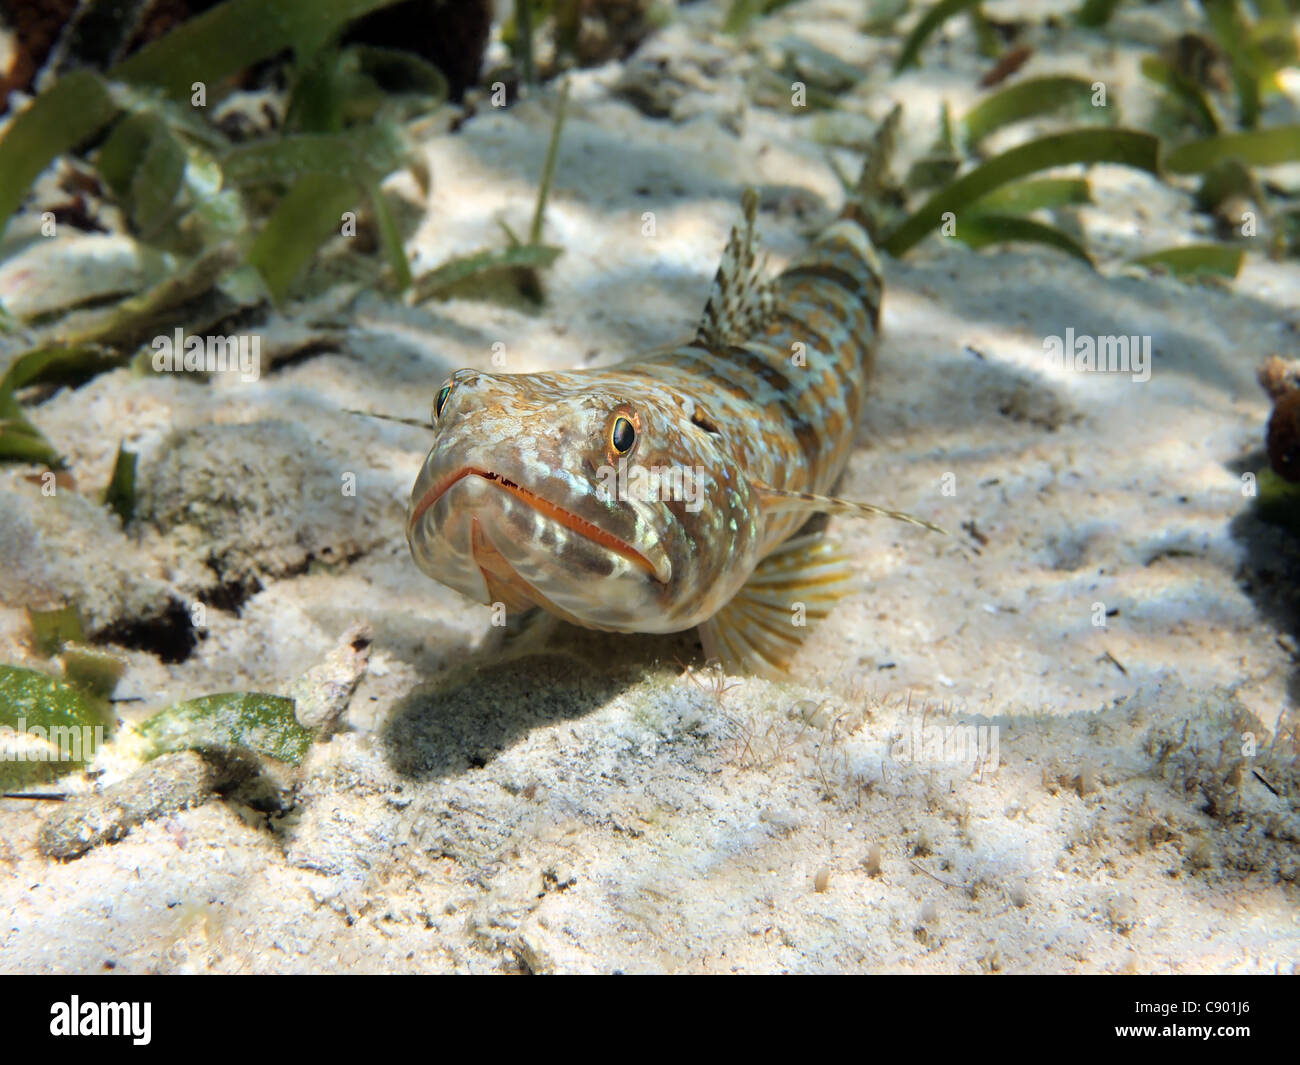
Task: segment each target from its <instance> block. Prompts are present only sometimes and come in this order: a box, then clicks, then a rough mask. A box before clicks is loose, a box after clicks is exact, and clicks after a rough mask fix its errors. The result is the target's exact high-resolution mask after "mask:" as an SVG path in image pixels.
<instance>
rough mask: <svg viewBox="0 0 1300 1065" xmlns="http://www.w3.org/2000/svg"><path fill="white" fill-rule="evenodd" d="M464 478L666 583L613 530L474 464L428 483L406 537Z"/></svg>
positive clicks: (413, 509)
mask: <svg viewBox="0 0 1300 1065" xmlns="http://www.w3.org/2000/svg"><path fill="white" fill-rule="evenodd" d="M466 477H482V478H483V479H484V480H485V481H490V482H491V483H493V484H495V485H497V486H498V487H499V488H501V489H502V490H503V491H506V492H509V493H510V494H511V495H513V496H515V497H516V498H517V499H520V500H522V501H523V502H525V503H527V504H528V505H529V506H530V507H532V508H533V509H534V510H536V511H538V512H539V513H541V514H543V515H545V516H546V517H548V518H551V519H553V520H554V521H558V522H559V523H560V524H561V525H563V526H564V527H565V528H567V529H569V530H571V531H573V532H576V533H577V534H578V535H579V536H585V537H586V538H587V539H588V540H591V541H592V542H593V543H596V544H599V545H600V546H601V547H604V548H607V549H608V550H610V551H613V552H614V553H615V554H617V555H622V556H623V557H624V558H626V559H628V560H629V561H631V562H634V563H635V564H636V565H638V566H640V567H641V568H642V569H643V570H645V572H646V574H647V575H649V576H650V577H652V578H654V579H655V580H656V581H658V582H659V583H660V584H666V583H667V581H668V574H667V573H663V572H661V569H662V567H660V566H656V565H655V564H654V563H653V562H651V561H650V559H648V558H647V557H646V556H645V555H643V554H642V553H641V552H640V551H638V550H637V549H636V548H635V547H633V546H632V545H631V544H629V543H628V542H627V541H626V540H622V539H620V538H619V537H617V536H615V535H614V534H613V533H609V532H606V531H605V530H604V529H602V528H601V527H600V526H599V525H596V524H595V523H593V522H590V521H588V520H587V519H586V518H583V517H580V516H578V515H577V514H574V513H573V512H572V511H571V510H565V509H564V507H561V506H558V505H557V504H555V503H552V502H551V501H550V500H549V499H546V498H544V497H543V496H540V495H538V494H537V493H536V492H530V491H529V490H528V489H527V488H524V487H523V486H522V485H520V484H519V483H517V482H516V481H512V480H510V478H508V477H505V476H503V475H502V474H499V473H493V472H492V471H491V470H482V469H479V468H478V467H476V466H462V467H461V468H460V469H458V470H453V471H452V472H451V473H449V474H447V475H446V476H445V477H443V478H441V479H440V480H438V481H436V482H434V483H433V484H432V485H430V486H429V488H428V489H427V490H426V491H425V493H424V494H423V495H422V496H421V497H420V499H419V502H417V503H415V504H414V505H413V506H412V507H411V516H410V517H409V518H408V519H407V521H406V529H407V534H408V536H409V534H410V532H411V531H412V530H413V529H414V528H415V526H416V524H417V523H418V522H419V520H420V519H421V518H422V517H424V513H425V511H427V510H428V509H429V508H430V507H431V506H433V505H434V503H436V502H438V500H439V499H441V498H442V497H443V496H444V495H446V494H447V491H448V490H449V489H450V488H451V487H452V485H454V484H456V482H458V481H461V480H464V479H465V478H466ZM665 564H666V562H665Z"/></svg>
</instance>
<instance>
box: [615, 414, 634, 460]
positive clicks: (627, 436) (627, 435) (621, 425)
mask: <svg viewBox="0 0 1300 1065" xmlns="http://www.w3.org/2000/svg"><path fill="white" fill-rule="evenodd" d="M635 444H636V428H635V427H634V426H633V425H632V423H631V421H629V420H628V419H627V418H626V417H624V416H623V415H621V414H620V415H619V416H618V417H616V418H615V419H614V423H613V424H612V425H611V426H610V427H609V446H610V449H611V450H612V451H613V452H614V454H615V455H626V454H627V453H628V452H629V451H631V450H632V448H633V446H634V445H635Z"/></svg>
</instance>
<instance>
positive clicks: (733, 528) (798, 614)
mask: <svg viewBox="0 0 1300 1065" xmlns="http://www.w3.org/2000/svg"><path fill="white" fill-rule="evenodd" d="M896 123H897V113H895V114H894V115H891V116H890V119H889V120H887V122H886V126H885V129H884V131H883V132H884V133H892V128H893V125H896ZM889 139H891V138H889V137H882V141H881V143H882V144H884V145H886V146H885V147H883V148H881V154H882V155H883V156H884V158H887V141H888V140H889ZM882 165H883V164H882V162H881V156H880V155H877V156H875V157H872V156H869V157H868V161H867V164H866V165H865V166H864V167H863V177H862V180H861V181H860V182H859V184H858V187H857V193H856V194H855V195H853V196H851V197H850V200H849V204H848V206H847V207H846V208H845V210H844V212H843V214H842V215H841V217H840V218H839V219H838V220H837V221H835V222H834V223H832V224H831V225H830V226H829V227H828V228H827V229H826V230H825V231H824V232H823V233H822V234H821V236H820V237H819V238H818V239H817V240H816V241H815V242H814V243H813V244H812V246H811V247H810V248H809V249H808V251H807V252H806V253H805V254H804V255H803V256H802V257H801V258H799V259H798V260H796V261H795V262H794V263H792V264H791V265H790V266H789V267H787V268H786V269H785V270H784V271H783V272H782V273H781V274H780V275H778V276H776V277H775V278H766V277H765V275H764V269H763V267H764V262H762V261H760V259H759V257H758V255H757V253H756V236H755V229H754V222H755V216H756V213H757V206H758V197H757V195H756V194H755V193H753V191H752V190H750V191H749V192H747V193H746V194H745V196H744V199H743V222H742V223H741V224H740V225H739V226H737V227H736V228H735V229H734V230H733V231H732V234H731V238H730V240H729V242H728V244H727V247H726V250H725V252H724V253H723V258H722V263H721V265H720V266H719V268H718V272H717V275H716V277H715V279H714V283H713V291H712V293H711V295H710V298H709V301H708V304H707V306H706V307H705V311H704V316H703V320H702V321H701V324H700V326H699V328H698V330H697V332H696V335H695V337H694V339H693V340H691V341H690V342H689V343H686V344H684V345H681V346H677V347H673V348H671V349H670V350H663V351H658V352H654V353H651V354H648V355H646V356H643V357H641V358H637V359H633V360H630V361H627V362H622V363H619V364H617V365H614V366H611V367H609V368H604V369H590V370H576V371H573V372H568V373H530V374H496V373H484V372H483V371H481V370H474V369H467V370H458V371H457V372H456V373H454V374H453V375H452V376H451V378H450V379H449V380H448V381H446V382H445V383H444V384H443V385H442V386H441V388H439V390H438V392H437V394H436V397H435V399H434V403H433V419H432V425H433V428H434V432H435V434H436V438H435V441H434V444H433V447H432V449H431V450H430V452H429V456H428V458H427V459H426V460H425V462H424V466H423V468H422V469H421V470H420V474H419V477H418V478H417V479H416V482H415V487H414V489H413V490H412V492H411V503H410V509H409V511H408V516H407V539H408V542H409V543H410V547H411V554H412V556H413V557H414V559H415V562H416V565H418V566H419V567H420V569H421V570H423V571H424V572H425V573H427V574H428V575H429V576H431V577H433V578H434V579H435V580H438V581H441V582H442V583H443V584H446V585H448V586H450V587H452V588H454V589H456V590H457V591H459V592H462V593H464V594H465V595H467V596H469V597H470V598H471V599H474V600H477V601H478V602H481V603H500V604H504V607H505V609H506V610H508V611H515V610H523V609H527V608H531V607H534V606H537V607H542V608H543V609H545V610H547V611H550V612H551V613H552V614H555V615H557V616H559V617H561V618H564V619H566V620H568V621H571V622H574V623H576V624H578V625H583V626H586V627H588V628H593V629H605V630H613V631H619V632H644V633H662V632H677V631H681V630H684V629H688V628H691V627H693V626H699V627H700V633H701V636H702V639H703V643H704V648H705V653H706V655H708V656H710V657H716V658H718V659H720V660H721V662H722V664H723V665H724V667H726V668H727V669H729V670H732V671H751V672H759V673H764V674H768V675H772V674H779V673H780V672H782V671H784V670H785V669H786V668H787V667H788V664H789V662H790V660H791V658H792V657H793V655H794V654H795V652H796V651H797V650H798V649H799V646H800V645H801V643H802V642H803V640H804V639H805V638H806V636H807V634H808V632H809V630H810V629H811V628H812V626H813V625H814V624H815V623H816V622H817V621H818V620H820V619H822V618H824V617H825V616H826V615H827V614H828V613H829V612H830V609H831V607H832V606H833V605H834V603H835V602H836V601H837V600H838V599H839V598H840V597H841V596H843V595H844V594H846V593H847V592H848V591H850V590H851V589H850V585H849V580H848V577H849V574H850V570H849V567H848V564H847V561H846V560H845V559H844V557H843V556H842V555H841V554H840V553H839V552H838V551H837V550H836V549H835V548H834V547H833V546H832V544H831V543H830V542H829V541H827V540H826V539H825V538H824V536H823V534H822V532H821V531H820V530H818V531H809V530H810V529H811V528H812V525H814V524H817V523H815V522H814V523H808V519H809V518H810V517H811V516H813V515H816V514H818V513H852V514H869V515H886V516H888V517H892V518H897V519H899V520H902V521H907V522H911V523H913V524H917V525H923V526H926V527H928V528H937V526H934V525H931V523H929V522H927V521H923V520H922V519H919V518H914V517H911V516H909V515H906V514H902V513H900V512H897V511H892V510H886V509H884V508H882V507H877V506H874V505H871V504H868V503H854V502H849V501H846V500H841V499H834V498H829V497H827V496H826V493H827V492H829V491H830V490H831V489H832V487H833V485H834V484H835V481H836V480H837V478H838V477H839V476H840V474H841V473H842V472H843V470H844V466H845V463H846V462H847V461H848V458H849V452H850V450H851V448H852V446H853V436H854V429H855V427H856V425H857V422H858V416H859V414H860V413H861V411H862V405H863V400H864V397H865V395H866V390H867V378H868V375H869V373H870V370H871V364H872V359H873V355H874V352H875V347H876V339H877V334H878V329H879V324H880V301H881V297H882V294H883V283H882V279H881V268H880V261H879V259H878V257H877V255H876V252H875V249H874V248H873V246H872V242H871V238H870V236H869V234H868V229H867V225H866V221H867V219H868V218H869V208H868V207H867V205H865V203H864V202H863V197H865V196H866V195H868V194H870V193H871V192H872V190H873V189H874V187H875V186H876V185H877V184H878V182H879V179H880V168H881V166H882ZM806 523H808V528H805V529H803V531H802V532H800V529H801V527H803V526H805V524H806ZM824 524H825V522H824V520H823V521H822V522H821V525H823V526H824ZM796 533H798V535H795V534H796Z"/></svg>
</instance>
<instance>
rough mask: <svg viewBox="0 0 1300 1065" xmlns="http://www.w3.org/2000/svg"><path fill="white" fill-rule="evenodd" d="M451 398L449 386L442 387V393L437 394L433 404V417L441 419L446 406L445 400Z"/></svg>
mask: <svg viewBox="0 0 1300 1065" xmlns="http://www.w3.org/2000/svg"><path fill="white" fill-rule="evenodd" d="M450 396H451V385H443V386H442V391H441V392H439V393H438V398H437V400H436V401H435V402H434V404H433V416H434V417H435V418H441V417H442V410H443V408H444V407H445V406H447V400H448V398H449V397H450Z"/></svg>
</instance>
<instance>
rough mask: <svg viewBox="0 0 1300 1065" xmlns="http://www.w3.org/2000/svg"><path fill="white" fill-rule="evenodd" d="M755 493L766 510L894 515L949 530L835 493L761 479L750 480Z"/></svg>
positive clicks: (918, 523)
mask: <svg viewBox="0 0 1300 1065" xmlns="http://www.w3.org/2000/svg"><path fill="white" fill-rule="evenodd" d="M753 485H754V488H755V490H756V491H757V493H758V501H759V504H760V505H761V506H762V508H763V510H764V511H766V512H768V513H775V512H778V511H795V512H798V511H804V512H806V513H808V514H845V515H848V516H850V517H858V518H893V519H894V520H895V521H905V522H907V524H908V525H919V526H921V528H923V529H929V530H930V531H931V532H937V533H943V534H944V535H945V536H946V535H947V534H948V530H947V529H945V528H943V527H942V526H940V525H935V524H934V522H932V521H926V520H925V519H924V518H918V517H916V515H914V514H906V513H904V512H903V511H901V510H888V509H886V508H885V507H878V506H876V505H875V504H874V503H857V502H854V501H853V500H851V499H837V498H835V497H834V496H818V495H813V494H812V493H811V492H784V491H782V490H780V489H778V488H769V487H768V486H767V485H765V484H763V483H762V482H760V481H754V482H753Z"/></svg>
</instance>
